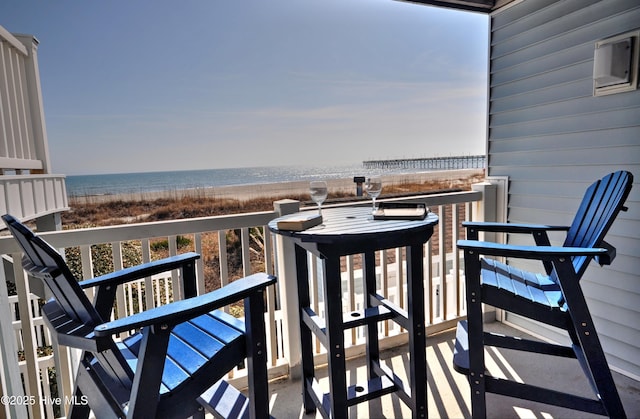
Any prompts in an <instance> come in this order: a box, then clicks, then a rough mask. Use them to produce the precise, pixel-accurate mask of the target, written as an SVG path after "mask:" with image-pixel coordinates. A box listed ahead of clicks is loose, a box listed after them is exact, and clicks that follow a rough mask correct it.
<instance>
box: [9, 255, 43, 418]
mask: <svg viewBox="0 0 640 419" xmlns="http://www.w3.org/2000/svg"><path fill="white" fill-rule="evenodd" d="M3 262H4V261H1V262H0V319H4V321H0V338H1V341H0V368H2V370H1V371H0V375H1V376H2V377H3V379H2V380H1V382H0V394H2V395H3V396H24V391H23V390H22V378H21V376H20V367H19V366H18V348H17V347H16V338H15V331H14V330H13V325H12V324H11V321H10V320H11V311H10V310H11V307H10V303H9V293H8V291H7V278H6V274H5V266H7V265H8V264H7V263H3ZM7 320H8V321H7ZM38 402H40V401H39V400H38ZM4 415H6V417H8V418H26V417H27V415H28V414H27V404H26V403H24V404H20V403H3V404H2V405H0V417H5V416H4Z"/></svg>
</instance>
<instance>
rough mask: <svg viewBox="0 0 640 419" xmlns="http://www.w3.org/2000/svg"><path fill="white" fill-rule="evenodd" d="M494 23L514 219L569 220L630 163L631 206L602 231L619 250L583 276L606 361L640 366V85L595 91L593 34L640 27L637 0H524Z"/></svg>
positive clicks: (498, 166)
mask: <svg viewBox="0 0 640 419" xmlns="http://www.w3.org/2000/svg"><path fill="white" fill-rule="evenodd" d="M491 25H492V34H491V52H490V54H491V66H490V90H489V91H490V98H489V138H488V157H489V161H488V174H489V175H490V176H508V177H509V204H508V220H509V221H511V222H533V223H546V224H559V225H567V224H569V223H570V222H571V221H572V219H573V215H574V213H575V211H576V209H577V207H578V205H579V203H580V200H581V198H582V194H583V193H584V190H585V189H586V188H587V187H588V186H589V185H590V184H591V183H592V182H593V181H595V180H596V179H598V178H600V177H602V176H603V175H605V174H607V173H610V172H612V171H616V170H629V171H630V172H632V173H633V174H634V177H635V185H634V189H633V190H632V192H631V195H630V197H629V199H628V200H627V204H626V205H627V206H628V207H629V211H628V212H623V213H621V214H620V215H619V217H618V219H617V220H616V222H615V223H614V224H613V227H612V228H611V230H610V232H609V234H608V235H607V238H606V240H607V241H608V242H609V243H611V244H612V245H614V246H615V247H616V248H617V254H618V257H617V258H616V260H615V261H614V263H613V264H612V265H611V266H605V267H599V266H598V265H597V264H595V263H592V266H590V267H589V269H588V270H587V273H586V275H585V277H584V278H583V288H584V291H585V294H586V296H587V299H588V304H589V307H590V310H591V313H592V316H593V317H594V321H595V322H596V326H597V328H598V331H599V334H600V337H601V340H602V343H603V347H604V348H605V351H606V352H607V357H608V360H609V362H610V364H611V365H612V366H614V367H615V368H616V369H618V370H621V371H623V372H627V373H629V374H630V375H632V376H635V377H640V321H639V320H640V273H639V272H640V239H639V238H638V236H639V234H638V232H639V231H640V90H636V91H634V92H627V93H621V94H615V95H609V96H602V97H593V94H592V93H593V92H592V90H593V81H592V77H593V51H594V44H595V42H596V41H598V40H600V39H604V38H608V37H611V36H614V35H617V34H619V33H623V32H627V31H631V30H634V29H638V28H640V1H635V0H634V1H629V0H525V1H523V2H520V3H517V4H515V5H513V6H512V7H508V8H505V10H502V11H498V12H496V13H495V14H494V15H492V21H491ZM563 238H564V237H563V236H562V235H561V234H553V235H552V237H551V240H552V242H554V244H561V243H562V240H563ZM509 241H510V242H511V243H516V244H531V243H532V242H531V239H530V238H526V237H518V236H510V237H509ZM511 262H512V263H514V264H517V265H518V266H521V267H523V268H527V269H540V266H539V264H537V263H535V262H522V261H511ZM510 318H511V319H512V320H513V321H514V322H516V323H518V324H521V325H524V326H525V327H529V328H531V329H532V330H533V331H535V332H536V333H539V334H542V335H545V336H547V337H549V338H551V339H554V340H562V337H561V335H559V334H558V333H556V331H553V330H550V329H549V328H547V327H544V326H539V325H531V324H530V323H528V322H526V321H524V320H521V319H517V318H515V316H510Z"/></svg>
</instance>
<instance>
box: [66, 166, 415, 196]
mask: <svg viewBox="0 0 640 419" xmlns="http://www.w3.org/2000/svg"><path fill="white" fill-rule="evenodd" d="M420 171H424V169H421V170H418V169H415V170H412V169H393V170H391V169H385V170H381V169H380V170H372V169H364V168H363V167H362V165H361V164H357V165H351V166H322V167H310V166H286V167H245V168H233V169H209V170H184V171H168V172H143V173H114V174H103V175H70V176H67V178H66V185H67V194H68V195H69V196H70V197H77V196H92V195H112V194H127V193H133V194H135V193H145V192H163V191H178V190H188V189H202V188H209V187H214V186H235V185H256V184H266V183H281V182H292V181H300V180H304V181H311V180H315V179H345V178H350V177H353V176H370V175H374V174H377V175H381V174H394V173H416V172H420Z"/></svg>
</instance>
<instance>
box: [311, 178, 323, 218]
mask: <svg viewBox="0 0 640 419" xmlns="http://www.w3.org/2000/svg"><path fill="white" fill-rule="evenodd" d="M309 191H310V192H311V199H312V200H313V202H315V203H316V204H318V215H322V203H323V202H324V200H325V199H327V182H325V181H323V180H314V181H313V182H311V183H309Z"/></svg>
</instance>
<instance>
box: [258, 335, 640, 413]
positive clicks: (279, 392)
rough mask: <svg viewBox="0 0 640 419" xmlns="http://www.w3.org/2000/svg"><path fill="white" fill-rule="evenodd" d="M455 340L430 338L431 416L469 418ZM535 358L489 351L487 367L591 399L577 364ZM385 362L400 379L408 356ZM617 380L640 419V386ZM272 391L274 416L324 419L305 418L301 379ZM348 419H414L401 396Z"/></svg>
mask: <svg viewBox="0 0 640 419" xmlns="http://www.w3.org/2000/svg"><path fill="white" fill-rule="evenodd" d="M488 327H489V328H491V330H493V331H495V332H497V333H501V332H504V331H505V330H509V333H510V334H513V333H516V334H520V335H524V334H523V333H520V332H517V331H514V330H513V329H509V328H507V327H506V326H504V325H502V324H500V323H492V324H490V325H488ZM454 340H455V336H454V331H453V330H452V331H448V332H444V333H440V334H438V335H436V336H430V337H429V338H428V347H427V361H428V367H429V377H428V386H429V394H428V396H429V404H428V408H429V411H428V417H429V418H469V417H471V405H470V402H469V385H468V383H467V380H466V377H465V376H463V375H461V374H458V373H457V372H455V371H454V370H453V368H452V366H451V365H452V362H451V360H452V357H453V345H454ZM534 357H537V355H531V354H525V355H523V354H520V353H515V352H514V351H508V350H493V349H490V350H489V352H488V353H487V362H488V368H489V370H490V372H491V373H492V374H493V375H502V376H506V377H509V378H511V379H521V380H523V381H525V382H527V383H532V384H536V385H541V386H547V387H550V388H556V389H567V388H572V389H574V391H576V392H578V393H579V394H583V395H585V396H589V397H592V392H591V389H590V387H589V385H588V384H587V383H586V381H585V380H584V378H583V375H582V370H581V369H580V367H579V365H578V364H577V362H573V361H571V360H564V359H558V358H550V357H545V360H544V361H540V362H538V361H536V359H535V358H534ZM385 359H387V361H388V362H390V363H391V365H392V366H393V367H394V369H395V371H397V373H398V375H401V376H402V375H403V374H404V370H405V368H404V365H406V363H407V355H406V353H405V352H404V350H403V348H396V349H393V350H389V351H387V352H386V353H385ZM363 364H364V359H362V358H358V359H353V360H350V361H349V363H348V365H349V366H350V367H351V369H350V371H349V373H348V377H347V380H348V381H349V382H350V383H355V382H361V381H363V380H364V377H365V375H366V370H365V368H364V367H363ZM319 375H320V376H321V377H322V378H321V379H320V382H321V384H322V385H325V386H328V384H327V380H326V378H325V369H320V370H319ZM558 377H562V378H558ZM614 379H615V380H616V384H617V387H618V390H619V392H620V394H621V397H622V402H623V404H624V406H625V409H626V412H627V416H628V417H629V418H640V382H638V381H634V380H632V379H630V378H628V377H626V376H623V375H621V374H617V373H615V372H614ZM327 388H328V387H327ZM269 390H270V392H271V414H272V415H273V417H275V418H287V419H288V418H305V419H311V418H315V417H318V418H319V417H320V415H319V414H307V415H305V414H304V413H303V411H302V408H301V403H302V396H301V391H302V384H301V382H300V381H295V380H289V379H283V380H280V381H276V382H274V383H271V384H270V388H269ZM325 391H328V390H325ZM487 404H488V406H489V408H488V411H487V415H488V417H490V418H545V419H549V418H576V419H578V418H579V419H584V418H590V417H594V418H597V417H601V416H596V415H589V414H586V413H583V412H577V411H572V410H568V409H563V408H557V407H554V406H548V405H543V404H539V403H533V402H527V401H521V400H517V399H513V398H507V397H503V396H496V395H488V396H487ZM350 417H352V418H410V417H411V414H410V411H409V410H408V409H407V407H406V406H405V405H404V403H403V402H402V401H401V400H400V399H399V398H398V397H397V396H395V395H387V396H385V397H383V398H382V399H380V401H378V402H370V403H363V404H361V405H359V406H357V407H352V408H351V411H350Z"/></svg>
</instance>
